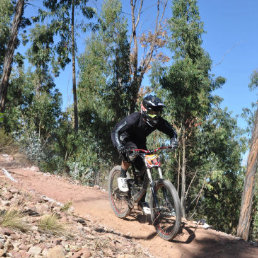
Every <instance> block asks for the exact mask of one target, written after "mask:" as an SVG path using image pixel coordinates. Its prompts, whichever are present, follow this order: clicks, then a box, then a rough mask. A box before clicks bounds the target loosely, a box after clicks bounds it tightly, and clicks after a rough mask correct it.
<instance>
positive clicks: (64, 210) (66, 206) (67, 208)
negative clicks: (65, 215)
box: [60, 202, 72, 212]
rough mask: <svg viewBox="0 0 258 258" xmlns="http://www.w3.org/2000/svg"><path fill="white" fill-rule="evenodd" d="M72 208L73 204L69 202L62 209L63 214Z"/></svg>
mask: <svg viewBox="0 0 258 258" xmlns="http://www.w3.org/2000/svg"><path fill="white" fill-rule="evenodd" d="M71 206H72V202H67V203H65V204H64V205H63V207H62V208H61V209H60V211H62V212H67V211H68V210H69V209H70V208H71Z"/></svg>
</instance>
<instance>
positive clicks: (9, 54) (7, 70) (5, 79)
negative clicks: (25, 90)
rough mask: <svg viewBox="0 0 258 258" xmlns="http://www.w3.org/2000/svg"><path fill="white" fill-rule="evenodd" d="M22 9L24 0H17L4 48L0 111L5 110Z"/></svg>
mask: <svg viewBox="0 0 258 258" xmlns="http://www.w3.org/2000/svg"><path fill="white" fill-rule="evenodd" d="M23 10H24V0H18V2H17V4H16V7H15V15H14V18H13V23H12V30H11V34H10V38H9V41H8V44H7V48H6V54H5V59H4V67H3V74H2V78H1V81H0V111H1V112H4V110H5V103H6V96H7V88H8V84H9V77H10V74H11V70H12V62H13V55H14V50H15V48H16V45H17V35H18V30H19V25H20V23H21V19H22V15H23Z"/></svg>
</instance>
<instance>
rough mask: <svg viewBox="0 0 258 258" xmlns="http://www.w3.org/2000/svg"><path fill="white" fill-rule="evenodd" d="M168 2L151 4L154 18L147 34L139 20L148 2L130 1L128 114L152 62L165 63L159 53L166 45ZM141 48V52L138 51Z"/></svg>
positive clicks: (134, 104) (165, 58)
mask: <svg viewBox="0 0 258 258" xmlns="http://www.w3.org/2000/svg"><path fill="white" fill-rule="evenodd" d="M167 3H168V1H167V0H165V1H160V0H155V1H153V2H152V3H151V5H152V6H155V8H153V10H155V9H156V11H154V12H153V13H152V15H153V16H154V17H155V19H153V20H154V25H153V27H150V28H148V32H146V31H142V30H141V28H142V27H144V26H142V25H141V26H140V24H141V19H143V14H144V12H145V10H146V9H148V7H149V6H148V5H149V4H150V2H149V1H144V0H130V6H131V15H130V16H131V33H130V83H131V96H130V102H129V103H130V112H131V113H132V112H134V111H135V108H136V105H137V100H138V97H139V93H140V92H139V91H140V89H141V86H142V85H141V84H142V81H143V77H144V75H145V74H146V73H147V72H148V71H149V70H150V68H151V65H152V63H153V61H159V62H167V61H168V59H167V57H166V56H165V55H163V54H162V53H161V52H159V49H160V48H162V47H163V46H164V45H165V43H166V31H165V29H164V26H163V25H164V14H165V11H166V8H167ZM140 48H141V50H140Z"/></svg>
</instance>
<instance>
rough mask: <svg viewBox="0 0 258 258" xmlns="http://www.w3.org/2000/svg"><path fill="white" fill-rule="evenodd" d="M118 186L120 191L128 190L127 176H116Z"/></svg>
mask: <svg viewBox="0 0 258 258" xmlns="http://www.w3.org/2000/svg"><path fill="white" fill-rule="evenodd" d="M117 183H118V188H119V190H120V191H121V192H125V193H126V192H128V191H129V188H128V184H127V178H125V177H118V178H117Z"/></svg>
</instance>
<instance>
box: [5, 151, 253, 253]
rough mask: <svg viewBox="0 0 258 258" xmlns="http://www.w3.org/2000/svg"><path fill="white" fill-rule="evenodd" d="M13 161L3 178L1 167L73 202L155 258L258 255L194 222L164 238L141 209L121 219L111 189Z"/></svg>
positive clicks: (24, 185) (24, 183)
mask: <svg viewBox="0 0 258 258" xmlns="http://www.w3.org/2000/svg"><path fill="white" fill-rule="evenodd" d="M13 164H14V163H13V161H12V160H8V159H7V158H6V157H4V156H2V155H0V180H1V177H4V176H5V175H4V174H3V173H2V171H1V168H5V169H6V170H7V171H8V172H9V173H10V174H11V176H12V177H13V178H14V179H16V180H17V182H16V183H15V182H14V184H15V185H16V186H17V187H18V188H21V189H25V190H31V191H35V192H37V193H40V194H42V195H46V196H47V197H49V198H52V199H54V200H56V201H58V202H62V203H67V202H69V201H71V202H72V204H73V207H74V209H75V211H76V213H77V214H78V215H80V216H90V217H91V219H93V221H94V222H96V224H98V223H99V224H102V225H104V226H106V227H108V228H110V229H114V230H116V231H119V232H120V233H121V234H123V235H124V236H125V237H127V238H132V239H136V240H137V241H139V243H140V244H141V245H143V246H144V247H145V248H147V249H148V250H149V251H150V253H151V254H152V255H153V256H155V257H162V258H166V257H173V258H177V257H196V258H197V257H221V258H224V257H225V258H228V257H232V258H233V257H234V258H235V257H240V258H242V257H243V258H249V257H250V258H252V257H258V248H257V247H254V246H252V245H250V244H248V243H246V242H244V241H242V240H238V239H237V238H234V237H233V236H230V235H227V234H225V233H222V232H217V231H215V230H212V229H206V230H205V229H203V228H201V227H200V226H198V227H196V225H195V224H194V223H191V222H185V223H184V226H183V228H182V232H181V233H180V234H179V235H178V236H177V237H176V238H175V239H174V240H172V241H171V242H167V241H164V240H162V239H161V238H159V237H158V236H157V235H156V233H155V230H154V227H153V226H152V225H150V224H149V222H148V218H147V217H146V216H144V215H142V214H141V213H140V212H138V211H136V212H134V213H133V214H132V215H131V216H129V217H128V218H127V219H125V220H122V219H119V218H117V217H116V216H115V215H114V213H113V212H112V210H111V208H110V205H109V201H108V194H107V192H104V191H102V190H99V189H96V188H89V187H86V186H82V185H78V184H74V183H72V182H70V181H69V180H67V179H65V178H62V177H59V176H54V175H49V174H45V173H41V172H38V171H35V170H34V169H32V168H17V167H14V166H13Z"/></svg>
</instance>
